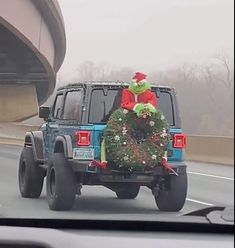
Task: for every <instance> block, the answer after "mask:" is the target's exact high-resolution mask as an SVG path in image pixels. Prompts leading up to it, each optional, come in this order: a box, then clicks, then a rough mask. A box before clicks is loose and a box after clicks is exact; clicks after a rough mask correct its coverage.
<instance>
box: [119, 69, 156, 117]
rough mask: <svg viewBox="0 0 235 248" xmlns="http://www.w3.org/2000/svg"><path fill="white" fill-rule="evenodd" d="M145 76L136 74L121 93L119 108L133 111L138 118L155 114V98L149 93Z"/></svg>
mask: <svg viewBox="0 0 235 248" xmlns="http://www.w3.org/2000/svg"><path fill="white" fill-rule="evenodd" d="M146 77H147V76H146V75H145V74H144V73H141V72H136V73H135V76H134V77H133V79H132V81H131V83H130V85H129V87H128V88H127V89H124V90H123V92H122V102H121V107H122V108H123V109H127V110H132V111H134V112H135V113H136V114H137V116H138V117H140V116H143V115H146V114H147V115H148V114H151V113H154V112H156V108H157V98H156V95H155V94H154V93H153V92H152V91H151V88H150V84H149V83H148V82H147V80H146Z"/></svg>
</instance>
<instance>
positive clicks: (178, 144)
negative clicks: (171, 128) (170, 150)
mask: <svg viewBox="0 0 235 248" xmlns="http://www.w3.org/2000/svg"><path fill="white" fill-rule="evenodd" d="M173 147H174V148H185V147H186V135H185V134H183V133H177V134H174V135H173Z"/></svg>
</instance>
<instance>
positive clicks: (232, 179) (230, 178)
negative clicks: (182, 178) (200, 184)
mask: <svg viewBox="0 0 235 248" xmlns="http://www.w3.org/2000/svg"><path fill="white" fill-rule="evenodd" d="M188 174H192V175H198V176H205V177H214V178H219V179H225V180H230V181H234V178H232V177H222V176H217V175H211V174H205V173H199V172H193V171H189V172H188Z"/></svg>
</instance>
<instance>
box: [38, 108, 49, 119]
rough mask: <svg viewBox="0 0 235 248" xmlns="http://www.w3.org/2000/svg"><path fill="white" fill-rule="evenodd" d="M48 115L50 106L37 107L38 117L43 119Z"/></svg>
mask: <svg viewBox="0 0 235 248" xmlns="http://www.w3.org/2000/svg"><path fill="white" fill-rule="evenodd" d="M49 115H50V108H49V107H40V108H39V118H42V119H44V120H48V118H49Z"/></svg>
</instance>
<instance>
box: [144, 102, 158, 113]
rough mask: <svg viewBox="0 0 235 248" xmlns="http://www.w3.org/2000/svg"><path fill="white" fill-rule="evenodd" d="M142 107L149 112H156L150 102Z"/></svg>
mask: <svg viewBox="0 0 235 248" xmlns="http://www.w3.org/2000/svg"><path fill="white" fill-rule="evenodd" d="M144 107H145V108H146V109H147V110H148V111H149V112H150V113H156V112H157V110H156V108H155V107H154V106H153V105H152V104H150V103H147V104H145V105H144Z"/></svg>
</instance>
